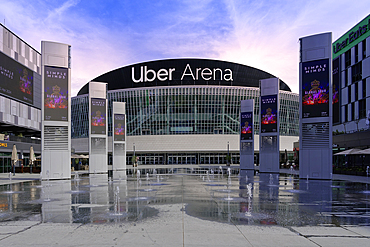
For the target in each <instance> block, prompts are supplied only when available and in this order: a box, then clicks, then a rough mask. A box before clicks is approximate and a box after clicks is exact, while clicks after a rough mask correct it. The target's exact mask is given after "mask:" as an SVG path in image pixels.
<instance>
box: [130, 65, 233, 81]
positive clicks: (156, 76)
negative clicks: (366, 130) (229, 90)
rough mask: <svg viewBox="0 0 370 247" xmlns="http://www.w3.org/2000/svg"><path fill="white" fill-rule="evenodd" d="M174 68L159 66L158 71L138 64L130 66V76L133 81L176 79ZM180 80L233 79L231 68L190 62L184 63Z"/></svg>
mask: <svg viewBox="0 0 370 247" xmlns="http://www.w3.org/2000/svg"><path fill="white" fill-rule="evenodd" d="M175 72H176V68H168V69H165V68H161V69H159V70H158V71H156V70H154V69H151V68H148V67H147V66H140V69H139V70H137V68H135V67H132V68H131V78H132V81H133V82H134V83H140V82H152V81H154V80H159V81H167V80H168V81H172V80H177V79H178V78H174V76H175ZM180 80H193V81H198V80H205V81H208V80H214V81H215V80H219V81H233V71H232V70H231V69H221V68H192V67H191V66H190V64H186V66H185V68H184V69H183V70H182V72H181V78H180Z"/></svg>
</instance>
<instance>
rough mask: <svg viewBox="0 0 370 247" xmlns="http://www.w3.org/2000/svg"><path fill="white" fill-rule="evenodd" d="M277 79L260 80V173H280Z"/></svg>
mask: <svg viewBox="0 0 370 247" xmlns="http://www.w3.org/2000/svg"><path fill="white" fill-rule="evenodd" d="M279 82H280V80H279V79H278V78H269V79H264V80H260V93H261V95H260V121H259V124H260V153H259V160H260V172H262V173H263V172H268V173H279V172H280V164H279V163H280V155H279V154H280V150H279V146H280V145H279V141H280V138H279V124H280V121H279Z"/></svg>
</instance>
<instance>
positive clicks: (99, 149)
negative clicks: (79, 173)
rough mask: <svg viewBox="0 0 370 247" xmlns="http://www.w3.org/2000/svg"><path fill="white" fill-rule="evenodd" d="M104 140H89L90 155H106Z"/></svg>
mask: <svg viewBox="0 0 370 247" xmlns="http://www.w3.org/2000/svg"><path fill="white" fill-rule="evenodd" d="M105 142H106V139H105V138H95V137H94V138H91V153H93V154H106V153H107V150H106V148H107V147H106V145H105Z"/></svg>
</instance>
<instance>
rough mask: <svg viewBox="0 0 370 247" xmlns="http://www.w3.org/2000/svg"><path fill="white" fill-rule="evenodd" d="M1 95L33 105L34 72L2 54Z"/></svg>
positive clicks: (0, 64)
mask: <svg viewBox="0 0 370 247" xmlns="http://www.w3.org/2000/svg"><path fill="white" fill-rule="evenodd" d="M0 93H1V94H5V95H8V96H10V97H13V98H15V99H18V100H21V101H24V102H26V103H29V104H33V72H32V70H30V69H28V68H26V67H25V66H23V65H21V64H20V63H18V62H17V61H15V60H13V59H12V58H10V57H8V56H7V55H5V54H3V53H1V52H0Z"/></svg>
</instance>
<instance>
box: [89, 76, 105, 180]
mask: <svg viewBox="0 0 370 247" xmlns="http://www.w3.org/2000/svg"><path fill="white" fill-rule="evenodd" d="M107 172H108V101H107V84H106V83H103V82H89V173H107Z"/></svg>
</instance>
